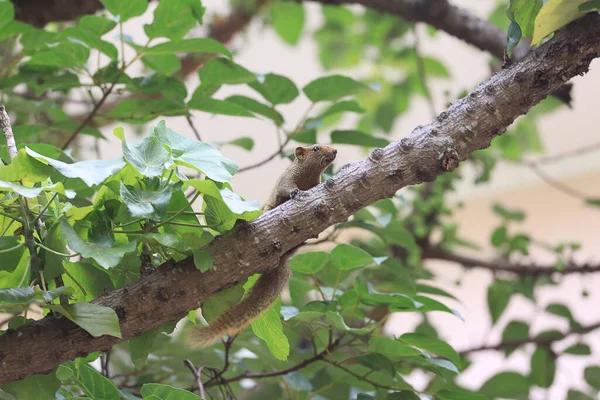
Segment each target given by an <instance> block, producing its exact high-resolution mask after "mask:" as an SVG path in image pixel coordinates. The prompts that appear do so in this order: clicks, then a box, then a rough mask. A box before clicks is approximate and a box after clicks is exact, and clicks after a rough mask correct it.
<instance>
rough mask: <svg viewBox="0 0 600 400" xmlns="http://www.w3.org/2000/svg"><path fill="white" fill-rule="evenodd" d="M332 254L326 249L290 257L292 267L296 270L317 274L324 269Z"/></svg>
mask: <svg viewBox="0 0 600 400" xmlns="http://www.w3.org/2000/svg"><path fill="white" fill-rule="evenodd" d="M330 260H331V256H330V255H329V253H326V252H324V251H313V252H310V253H302V254H297V255H295V256H293V257H292V258H291V259H290V262H289V264H290V268H291V269H292V271H294V272H300V273H303V274H315V273H317V272H319V271H320V270H322V269H323V268H324V267H325V266H326V265H327V264H329V261H330Z"/></svg>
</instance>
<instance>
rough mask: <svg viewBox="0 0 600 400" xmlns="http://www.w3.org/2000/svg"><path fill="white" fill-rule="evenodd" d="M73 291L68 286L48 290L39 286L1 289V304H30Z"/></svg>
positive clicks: (52, 298)
mask: <svg viewBox="0 0 600 400" xmlns="http://www.w3.org/2000/svg"><path fill="white" fill-rule="evenodd" d="M72 293H73V289H71V288H70V287H68V286H62V287H59V288H58V289H53V290H47V291H46V290H41V289H40V288H39V287H38V286H36V287H34V288H31V287H29V286H27V287H22V288H8V289H0V304H28V303H30V302H32V301H34V300H40V301H42V300H43V301H46V302H50V301H52V300H54V299H56V298H57V297H58V296H60V295H61V294H64V295H67V296H69V295H71V294H72ZM0 307H1V306H0Z"/></svg>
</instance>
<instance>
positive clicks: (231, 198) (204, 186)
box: [183, 179, 260, 219]
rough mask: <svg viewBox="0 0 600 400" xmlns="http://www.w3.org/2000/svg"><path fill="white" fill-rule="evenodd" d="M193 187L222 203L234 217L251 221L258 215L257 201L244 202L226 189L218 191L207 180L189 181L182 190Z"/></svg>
mask: <svg viewBox="0 0 600 400" xmlns="http://www.w3.org/2000/svg"><path fill="white" fill-rule="evenodd" d="M189 187H193V188H195V189H196V190H198V191H199V192H200V193H202V194H203V195H206V196H210V197H212V198H214V199H216V200H219V201H221V202H223V203H224V204H225V205H226V206H227V208H228V209H229V210H230V211H231V212H232V213H234V214H236V215H245V216H246V217H247V218H251V219H253V218H254V217H256V216H258V215H259V214H260V203H259V202H258V201H257V200H250V201H246V200H244V199H242V198H241V197H240V196H238V195H237V194H235V193H234V192H232V191H231V190H230V189H228V188H223V189H219V188H218V187H217V185H216V184H215V183H214V182H212V181H209V180H201V179H190V180H189V181H185V182H184V183H183V189H184V190H185V189H187V188H189Z"/></svg>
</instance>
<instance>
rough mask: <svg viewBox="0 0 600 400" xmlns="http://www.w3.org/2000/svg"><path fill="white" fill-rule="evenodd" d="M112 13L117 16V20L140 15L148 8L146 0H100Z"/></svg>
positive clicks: (123, 20) (122, 20)
mask: <svg viewBox="0 0 600 400" xmlns="http://www.w3.org/2000/svg"><path fill="white" fill-rule="evenodd" d="M100 1H101V2H102V4H104V7H106V9H107V10H108V11H110V13H111V14H112V15H115V16H119V22H125V21H127V20H128V19H130V18H133V17H137V16H139V15H142V14H143V13H144V11H146V8H148V0H131V1H129V0H128V1H120V0H100Z"/></svg>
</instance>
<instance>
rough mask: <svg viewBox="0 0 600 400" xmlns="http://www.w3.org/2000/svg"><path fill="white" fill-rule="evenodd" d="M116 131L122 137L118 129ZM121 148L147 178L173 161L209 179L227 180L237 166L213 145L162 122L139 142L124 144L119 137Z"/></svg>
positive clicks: (161, 171)
mask: <svg viewBox="0 0 600 400" xmlns="http://www.w3.org/2000/svg"><path fill="white" fill-rule="evenodd" d="M116 134H117V136H118V137H120V138H121V140H123V134H122V129H121V130H120V131H116ZM122 147H123V154H124V156H125V159H126V160H127V161H128V162H129V163H130V164H132V165H133V166H134V167H135V168H136V169H137V170H138V171H139V172H140V173H141V174H142V175H145V176H148V177H154V176H160V175H162V173H163V171H164V169H165V168H167V167H169V166H172V164H173V163H174V164H177V165H182V166H186V167H190V168H193V169H195V170H196V171H199V172H203V173H204V174H206V176H208V177H209V178H210V179H212V180H215V181H218V182H227V181H229V180H231V178H232V177H233V174H234V173H235V172H236V171H237V169H238V166H237V165H236V164H235V163H234V162H233V161H231V160H229V159H228V158H225V157H224V156H223V155H222V154H221V153H220V152H219V151H218V150H217V149H215V148H214V147H212V146H210V145H208V144H206V143H204V142H198V141H196V140H193V139H189V138H187V137H185V136H182V135H179V134H177V133H176V132H174V131H172V130H171V129H169V128H167V126H166V124H165V121H160V122H159V123H158V124H156V125H155V126H154V127H153V128H152V130H151V131H150V133H149V134H148V135H147V136H146V137H145V138H144V139H143V140H141V141H138V142H134V143H132V144H127V143H126V142H125V141H124V140H123V144H122Z"/></svg>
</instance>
